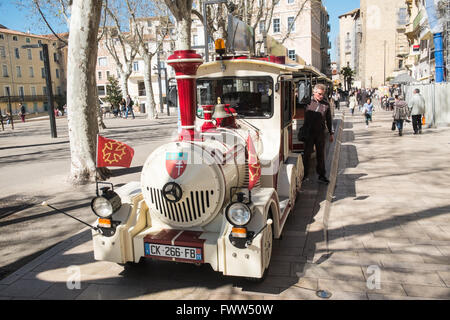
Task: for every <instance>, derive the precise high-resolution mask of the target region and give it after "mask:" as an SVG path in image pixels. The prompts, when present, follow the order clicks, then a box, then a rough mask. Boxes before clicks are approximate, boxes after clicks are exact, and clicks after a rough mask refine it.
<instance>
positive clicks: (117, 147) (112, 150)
mask: <svg viewBox="0 0 450 320" xmlns="http://www.w3.org/2000/svg"><path fill="white" fill-rule="evenodd" d="M133 156H134V149H133V148H131V147H130V146H129V145H127V144H125V143H123V142H120V141H116V140H113V139H108V138H105V137H102V136H101V135H97V168H101V167H125V168H129V167H130V165H131V160H133Z"/></svg>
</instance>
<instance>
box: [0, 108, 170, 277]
mask: <svg viewBox="0 0 450 320" xmlns="http://www.w3.org/2000/svg"><path fill="white" fill-rule="evenodd" d="M104 121H105V123H106V125H107V129H105V130H102V131H101V132H100V134H101V135H104V136H106V137H108V138H112V139H117V140H119V141H122V142H125V143H127V144H129V145H130V146H132V147H133V148H134V150H135V155H134V158H133V161H132V164H131V168H111V171H112V175H113V176H112V178H111V179H110V180H109V181H110V182H113V183H114V184H115V185H118V184H124V183H126V182H129V181H133V180H139V179H140V173H141V169H142V165H143V163H144V161H145V160H146V158H147V156H148V155H149V154H150V152H151V151H152V150H153V149H154V148H156V147H158V146H159V145H161V144H162V143H164V142H165V141H168V140H170V139H171V137H172V136H173V135H176V123H177V117H176V113H175V116H171V117H168V116H165V115H162V116H161V117H160V119H155V120H149V119H146V118H145V117H144V116H143V115H137V117H136V119H135V120H133V119H121V118H114V117H106V118H105V119H104ZM56 126H57V138H52V137H51V134H50V125H49V120H48V117H47V118H45V117H44V120H40V121H38V120H36V121H26V122H25V123H22V122H18V123H15V126H14V130H11V128H10V126H8V127H6V128H5V131H0V167H1V171H0V173H1V178H0V190H2V194H1V196H0V257H1V259H0V279H2V278H3V277H4V276H6V275H7V274H9V273H11V272H12V271H14V270H17V268H19V267H20V266H22V265H24V264H26V263H27V262H29V261H31V260H32V259H33V258H35V257H37V256H38V255H39V254H42V252H43V251H45V250H47V249H48V248H50V247H52V246H54V245H56V244H58V243H59V242H60V241H63V240H64V239H67V238H69V237H70V236H72V235H74V234H76V233H77V232H78V231H80V230H81V229H83V228H84V226H83V225H82V224H80V223H79V222H77V221H75V220H73V219H71V218H69V217H66V216H65V215H63V214H61V213H57V212H55V211H54V210H52V209H50V208H46V207H42V206H40V203H42V201H44V200H47V201H48V203H49V204H52V205H54V206H56V207H57V208H59V209H62V210H65V211H66V212H68V213H69V214H71V215H74V216H75V217H77V218H79V219H81V220H83V221H86V222H88V223H93V222H94V221H95V215H93V214H92V212H91V209H90V199H92V197H93V196H94V195H95V184H88V185H83V186H78V187H75V186H71V185H70V184H68V183H66V179H67V176H68V175H69V173H70V149H69V137H68V130H67V118H66V117H58V118H57V119H56Z"/></svg>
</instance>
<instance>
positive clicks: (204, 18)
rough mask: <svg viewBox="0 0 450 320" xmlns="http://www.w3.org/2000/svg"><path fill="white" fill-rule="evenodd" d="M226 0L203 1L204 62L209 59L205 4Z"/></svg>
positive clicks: (226, 0) (224, 0)
mask: <svg viewBox="0 0 450 320" xmlns="http://www.w3.org/2000/svg"><path fill="white" fill-rule="evenodd" d="M227 2H228V0H209V1H204V2H203V29H204V34H205V62H208V61H209V48H208V29H207V28H206V25H207V23H208V21H207V14H206V6H207V5H210V4H219V3H227Z"/></svg>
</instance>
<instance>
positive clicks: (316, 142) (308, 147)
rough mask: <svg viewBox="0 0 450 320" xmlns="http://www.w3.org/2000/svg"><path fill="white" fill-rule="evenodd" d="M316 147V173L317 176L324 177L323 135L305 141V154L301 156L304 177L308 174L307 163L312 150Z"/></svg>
mask: <svg viewBox="0 0 450 320" xmlns="http://www.w3.org/2000/svg"><path fill="white" fill-rule="evenodd" d="M314 146H315V147H316V171H317V173H318V174H319V176H325V173H326V171H325V133H324V134H320V135H315V136H314V135H313V136H312V137H310V138H308V139H307V140H306V141H305V153H304V154H303V167H304V170H305V171H304V172H305V177H306V176H307V175H308V174H309V163H310V161H311V154H312V153H313V148H314Z"/></svg>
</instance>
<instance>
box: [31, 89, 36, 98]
mask: <svg viewBox="0 0 450 320" xmlns="http://www.w3.org/2000/svg"><path fill="white" fill-rule="evenodd" d="M31 95H32V96H33V97H35V96H36V87H31Z"/></svg>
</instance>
